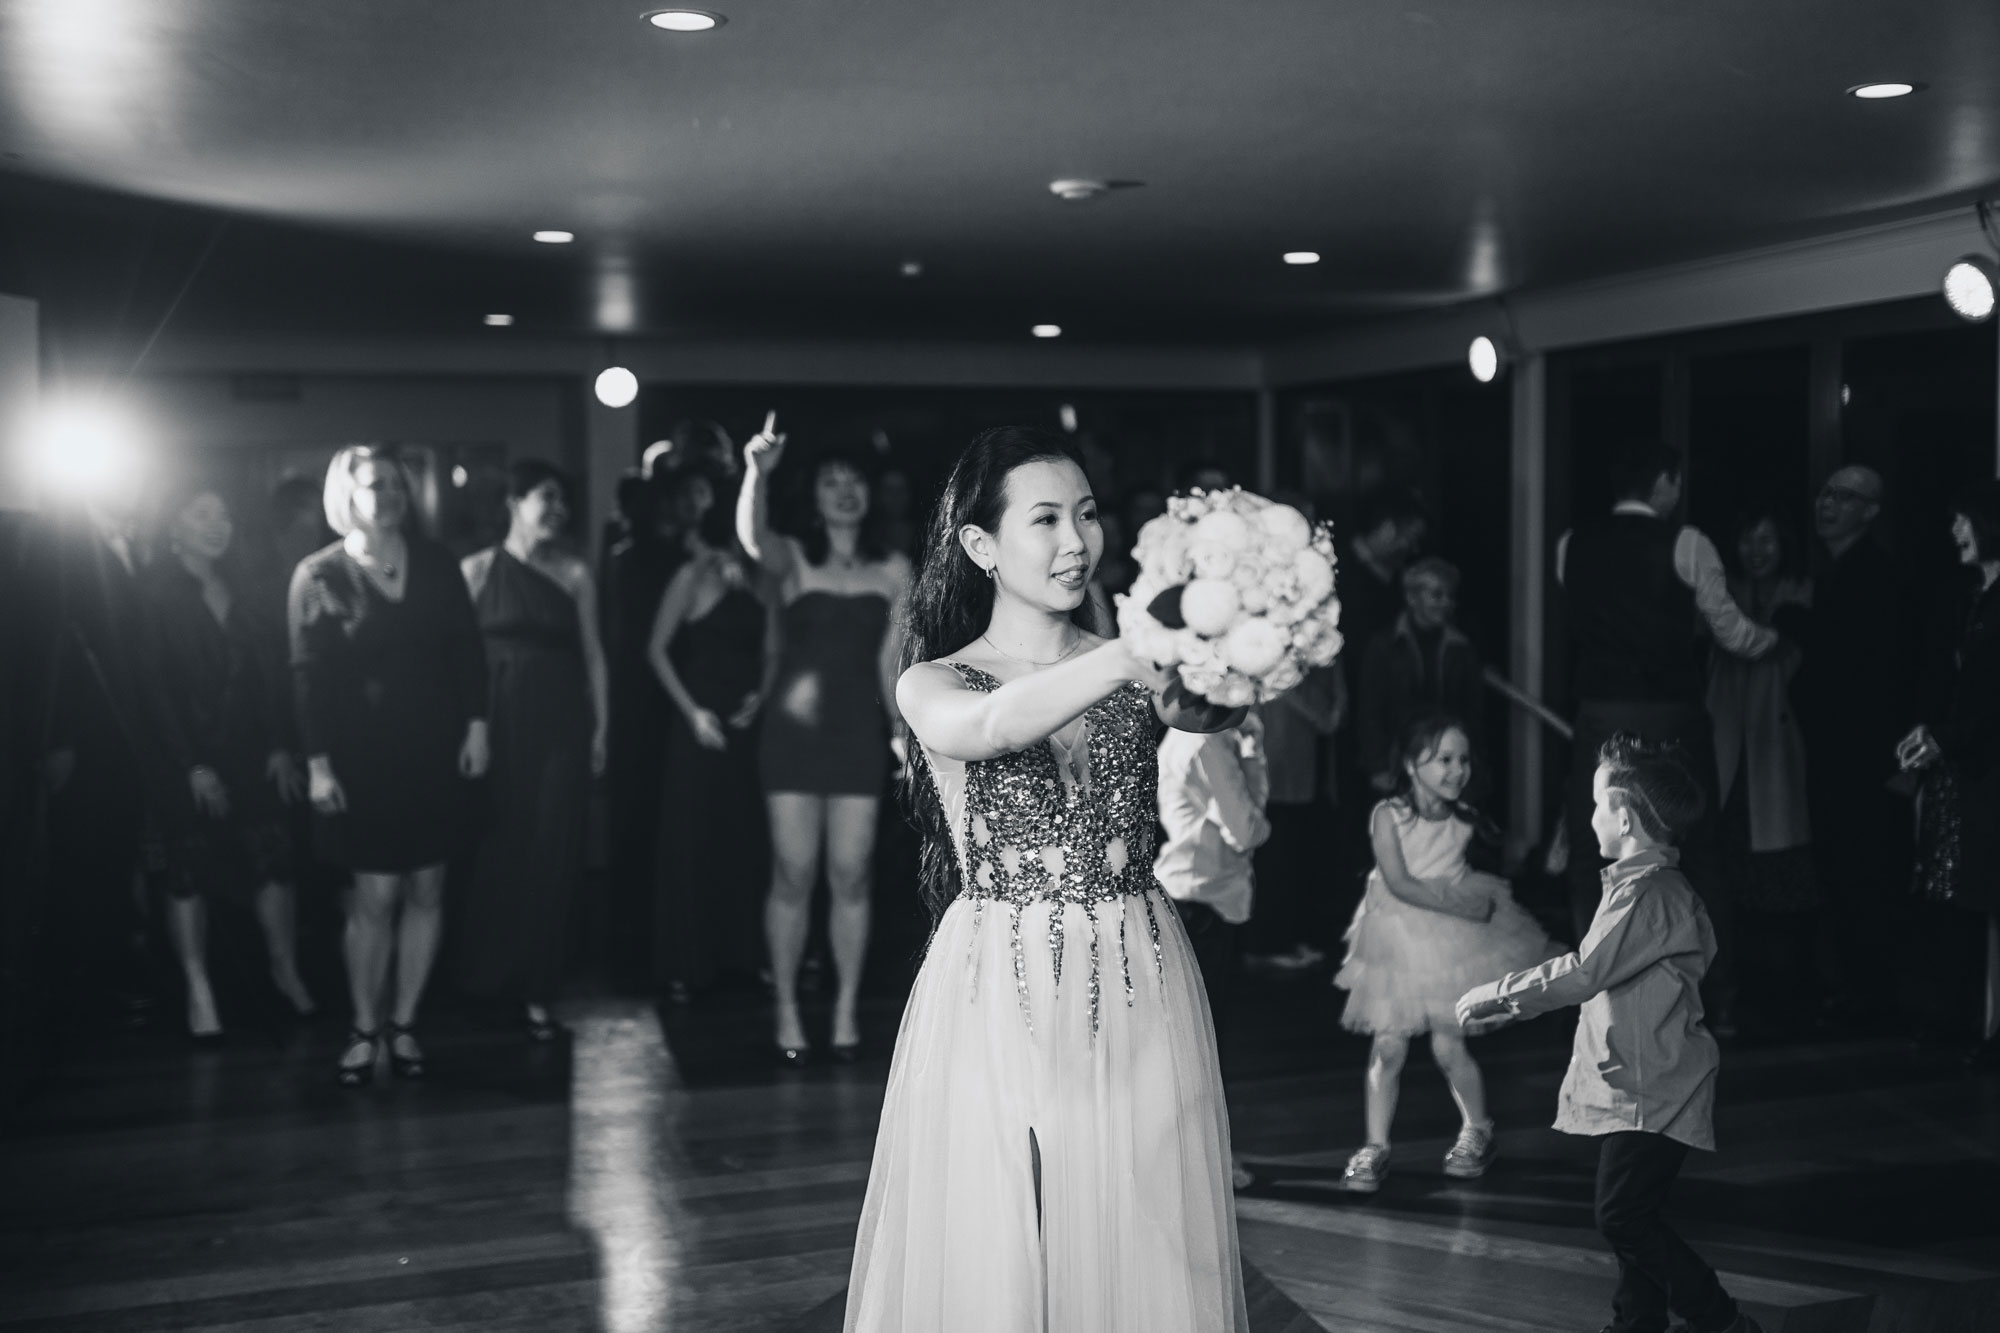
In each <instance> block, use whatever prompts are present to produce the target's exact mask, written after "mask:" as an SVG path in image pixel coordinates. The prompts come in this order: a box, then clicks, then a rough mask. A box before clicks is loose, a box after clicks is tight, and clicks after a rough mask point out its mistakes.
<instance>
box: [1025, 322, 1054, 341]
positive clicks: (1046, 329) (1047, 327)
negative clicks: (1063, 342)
mask: <svg viewBox="0 0 2000 1333" xmlns="http://www.w3.org/2000/svg"><path fill="white" fill-rule="evenodd" d="M1028 332H1030V333H1032V334H1034V335H1035V336H1036V337H1037V338H1060V337H1062V325H1060V324H1037V325H1035V327H1034V328H1032V329H1029V330H1028Z"/></svg>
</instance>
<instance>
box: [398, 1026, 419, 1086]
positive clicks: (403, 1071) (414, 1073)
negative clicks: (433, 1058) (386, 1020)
mask: <svg viewBox="0 0 2000 1333" xmlns="http://www.w3.org/2000/svg"><path fill="white" fill-rule="evenodd" d="M398 1037H408V1038H409V1039H410V1040H411V1041H415V1040H416V1039H417V1032H416V1024H414V1023H394V1022H392V1023H390V1024H389V1072H390V1073H392V1074H394V1075H395V1076H396V1077H397V1078H407V1079H412V1080H414V1079H420V1078H422V1077H423V1076H424V1072H425V1071H424V1057H423V1056H422V1055H421V1054H418V1055H403V1054H401V1053H399V1052H398V1051H397V1050H396V1038H398ZM418 1049H419V1050H420V1051H421V1049H422V1048H421V1047H420V1048H418Z"/></svg>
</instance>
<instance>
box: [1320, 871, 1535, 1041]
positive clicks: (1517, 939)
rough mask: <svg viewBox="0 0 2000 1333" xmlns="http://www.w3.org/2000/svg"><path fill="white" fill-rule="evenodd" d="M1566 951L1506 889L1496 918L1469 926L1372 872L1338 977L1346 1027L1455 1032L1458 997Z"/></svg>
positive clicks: (1388, 1032) (1391, 1031) (1409, 1034)
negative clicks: (1413, 901) (1399, 893)
mask: <svg viewBox="0 0 2000 1333" xmlns="http://www.w3.org/2000/svg"><path fill="white" fill-rule="evenodd" d="M1561 952H1562V950H1561V949H1560V948H1559V947H1558V946H1556V945H1555V944H1553V943H1551V942H1550V940H1549V937H1548V935H1547V933H1546V932H1544V931H1543V930H1542V928H1541V926H1539V925H1537V924H1536V922H1535V919H1534V918H1533V917H1532V916H1530V915H1528V912H1527V909H1525V908H1523V907H1522V906H1521V905H1520V904H1519V903H1517V902H1515V901H1514V895H1513V894H1511V893H1508V892H1506V891H1505V890H1504V889H1503V890H1501V891H1500V893H1499V896H1498V901H1497V902H1496V903H1495V904H1494V908H1493V916H1492V918H1491V919H1490V920H1487V921H1468V920H1466V919H1465V918H1464V917H1457V916H1449V915H1447V914H1445V913H1443V912H1432V911H1428V910H1426V909H1425V908H1422V907H1413V906H1411V905H1410V904H1409V903H1406V902H1404V901H1403V900H1402V899H1400V898H1398V897H1396V896H1395V895H1394V894H1392V893H1390V892H1389V890H1388V888H1387V887H1385V886H1384V885H1383V883H1382V877H1381V875H1380V874H1379V873H1376V874H1371V875H1369V876H1368V892H1367V893H1365V894H1364V895H1362V899H1361V906H1360V907H1359V908H1357V909H1355V913H1354V923H1353V924H1352V925H1350V926H1349V927H1348V928H1347V958H1346V960H1345V961H1344V962H1343V963H1342V964H1341V967H1340V971H1339V973H1338V974H1337V975H1336V976H1335V977H1334V979H1333V984H1334V985H1336V986H1340V987H1342V988H1343V989H1345V990H1346V991H1347V1008H1346V1010H1345V1011H1344V1012H1343V1013H1342V1014H1341V1016H1340V1021H1341V1025H1342V1026H1344V1027H1346V1028H1347V1029H1348V1030H1349V1031H1351V1032H1366V1033H1370V1034H1381V1035H1384V1036H1404V1037H1413V1036H1416V1035H1417V1034H1418V1033H1420V1032H1457V1031H1459V1025H1458V1017H1457V1015H1456V1014H1455V1013H1454V1012H1453V1011H1454V1009H1455V1007H1456V1006H1457V1004H1458V997H1459V996H1461V995H1463V994H1465V993H1466V992H1467V991H1469V990H1471V989H1472V988H1473V987H1474V986H1483V985H1485V984H1486V983H1487V982H1489V981H1498V980H1499V979H1500V978H1501V977H1504V976H1506V975H1507V974H1508V973H1509V972H1517V971H1520V970H1521V969H1522V968H1527V967H1533V966H1535V965H1536V964H1537V963H1541V962H1546V961H1547V960H1548V959H1550V958H1553V957H1555V956H1556V955H1557V954H1559V953H1561Z"/></svg>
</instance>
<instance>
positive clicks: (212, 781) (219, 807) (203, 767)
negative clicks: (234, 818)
mask: <svg viewBox="0 0 2000 1333" xmlns="http://www.w3.org/2000/svg"><path fill="white" fill-rule="evenodd" d="M188 790H189V791H191V792H193V793H194V807H195V809H197V810H199V811H201V812H202V813H203V814H205V815H207V816H208V817H209V818H210V819H224V818H227V817H228V814H229V789H228V788H227V787H224V786H223V785H222V775H221V774H219V773H217V772H216V771H215V770H214V769H212V768H210V767H209V766H208V765H207V764H196V765H195V766H194V767H193V768H190V769H189V770H188Z"/></svg>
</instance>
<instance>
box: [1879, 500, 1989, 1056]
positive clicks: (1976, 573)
mask: <svg viewBox="0 0 2000 1333" xmlns="http://www.w3.org/2000/svg"><path fill="white" fill-rule="evenodd" d="M1952 508H1953V511H1954V512H1953V514H1952V520H1951V534H1952V540H1953V541H1954V542H1956V543H1957V545H1958V552H1959V560H1960V561H1961V563H1962V564H1963V565H1964V566H1965V567H1966V570H1967V571H1968V574H1969V578H1968V581H1967V583H1966V584H1965V586H1964V593H1963V596H1962V597H1961V598H1960V599H1959V602H1958V615H1957V616H1955V617H1954V619H1955V620H1956V623H1957V624H1958V625H1959V626H1960V629H1959V632H1958V634H1957V636H1956V642H1955V643H1953V644H1951V645H1950V647H1949V649H1948V650H1947V653H1946V655H1945V656H1943V657H1942V658H1941V659H1940V661H1939V663H1938V666H1937V671H1936V688H1935V689H1934V690H1933V691H1932V692H1931V697H1930V698H1929V699H1927V700H1926V707H1925V709H1924V713H1925V720H1924V721H1923V722H1922V723H1920V724H1919V725H1918V726H1917V727H1916V728H1915V729H1914V730H1913V731H1911V732H1910V733H1909V735H1907V736H1905V737H1904V738H1903V741H1902V743H1901V745H1899V746H1898V747H1897V749H1898V759H1899V760H1900V762H1901V763H1902V765H1903V766H1904V767H1905V768H1908V769H1912V770H1914V771H1916V772H1918V773H1919V774H1921V775H1922V778H1921V785H1920V787H1919V789H1918V806H1917V810H1918V830H1917V870H1916V891H1917V895H1918V897H1919V899H1920V900H1921V902H1920V905H1919V910H1920V915H1919V919H1918V930H1917V940H1916V943H1917V946H1918V947H1917V949H1916V950H1915V951H1914V955H1913V957H1912V959H1911V961H1910V963H1909V964H1907V965H1906V966H1907V974H1908V975H1909V976H1911V977H1912V978H1914V979H1916V980H1917V981H1918V983H1919V985H1920V988H1921V989H1920V992H1919V1000H1920V1008H1919V1013H1920V1014H1921V1016H1922V1017H1923V1019H1924V1021H1925V1023H1926V1025H1927V1026H1928V1027H1929V1029H1930V1030H1931V1031H1932V1032H1933V1033H1935V1034H1936V1035H1937V1036H1939V1037H1941V1038H1943V1039H1945V1040H1949V1041H1953V1042H1957V1041H1960V1040H1962V1039H1963V1038H1964V1036H1965V1035H1967V1033H1968V1032H1972V1033H1976V1043H1977V1044H1976V1045H1974V1046H1973V1047H1972V1049H1971V1051H1970V1052H1969V1056H1968V1058H1969V1059H1971V1060H1972V1061H1973V1062H1974V1063H1976V1064H1979V1065H1982V1066H1984V1067H1986V1068H1989V1069H1991V1068H2000V1041H1996V1034H2000V596H1996V595H1995V593H1994V591H1993V589H1994V585H1995V584H1996V583H2000V481H1980V482H1976V483H1974V484H1973V485H1971V486H1969V487H1967V488H1966V489H1965V490H1964V491H1963V492H1961V493H1960V495H1959V497H1958V499H1957V500H1956V501H1955V502H1954V504H1953V506H1952ZM1893 962H1894V960H1893V959H1885V960H1884V964H1885V966H1889V965H1893ZM1982 973H1983V974H1984V978H1985V982H1984V986H1983V988H1982V987H1981V986H1980V984H1979V980H1978V978H1979V977H1980V975H1981V974H1982ZM1982 989H1983V993H1982Z"/></svg>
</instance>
